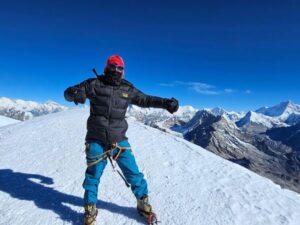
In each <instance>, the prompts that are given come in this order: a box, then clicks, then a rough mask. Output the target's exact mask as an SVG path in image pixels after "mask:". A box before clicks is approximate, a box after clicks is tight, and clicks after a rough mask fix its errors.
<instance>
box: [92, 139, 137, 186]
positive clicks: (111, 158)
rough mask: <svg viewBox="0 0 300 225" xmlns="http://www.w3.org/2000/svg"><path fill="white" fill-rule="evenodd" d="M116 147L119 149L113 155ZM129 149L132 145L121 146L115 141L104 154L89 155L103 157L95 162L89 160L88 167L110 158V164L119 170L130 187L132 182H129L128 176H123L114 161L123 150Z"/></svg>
mask: <svg viewBox="0 0 300 225" xmlns="http://www.w3.org/2000/svg"><path fill="white" fill-rule="evenodd" d="M87 148H89V144H87ZM115 149H117V154H116V155H115V156H113V152H114V150H115ZM128 149H131V147H120V146H119V145H118V144H117V143H113V144H112V148H111V149H109V150H106V151H105V152H103V153H102V154H99V155H96V156H92V157H89V158H90V159H94V158H98V157H101V158H99V159H97V160H96V161H95V162H90V163H89V162H87V166H88V167H90V166H94V165H96V164H98V163H99V162H101V161H102V160H104V159H107V158H108V159H109V161H110V164H111V166H112V168H113V171H114V172H118V174H119V175H120V176H121V178H122V179H123V181H124V182H125V184H126V186H127V187H130V184H129V183H128V181H127V180H126V178H125V177H124V176H123V174H122V173H121V172H120V171H119V170H117V169H116V165H117V162H116V163H115V164H114V163H113V160H114V161H117V159H118V158H119V156H120V155H121V153H122V152H123V151H126V150H128Z"/></svg>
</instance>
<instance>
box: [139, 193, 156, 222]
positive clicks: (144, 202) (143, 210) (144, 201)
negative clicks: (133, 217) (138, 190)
mask: <svg viewBox="0 0 300 225" xmlns="http://www.w3.org/2000/svg"><path fill="white" fill-rule="evenodd" d="M137 210H138V213H139V214H140V215H141V216H143V217H144V218H145V219H146V220H147V222H148V223H149V224H157V223H158V221H157V217H156V214H155V213H154V212H153V211H152V207H151V205H150V204H149V198H148V196H145V197H143V198H140V199H137Z"/></svg>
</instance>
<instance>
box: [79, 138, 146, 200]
mask: <svg viewBox="0 0 300 225" xmlns="http://www.w3.org/2000/svg"><path fill="white" fill-rule="evenodd" d="M117 144H118V146H120V147H130V144H129V143H128V141H127V140H123V141H120V142H118V143H117ZM103 152H104V149H103V146H102V145H100V144H98V143H96V142H89V147H88V148H87V149H86V156H87V162H88V163H90V162H94V161H96V160H97V159H99V157H97V156H98V155H100V154H102V153H103ZM116 153H117V149H115V150H114V152H113V154H114V155H115V154H116ZM107 160H108V159H105V160H102V161H101V162H99V163H97V164H96V165H94V166H90V167H88V168H87V169H86V172H85V179H84V182H83V185H82V186H83V188H84V189H85V192H84V202H85V203H94V204H96V203H97V199H98V198H97V195H98V187H99V183H100V178H101V176H102V174H103V171H104V169H105V166H106V164H107ZM117 164H118V166H119V167H120V169H121V170H122V173H123V175H124V176H125V178H126V180H127V182H128V183H129V184H130V185H131V190H132V192H133V194H134V195H135V197H136V198H142V197H144V196H146V195H148V187H147V182H146V180H145V179H144V175H143V173H141V172H140V171H139V169H138V166H137V164H136V161H135V158H134V155H133V154H132V151H131V149H127V150H125V151H123V152H122V153H121V155H120V156H119V157H118V159H117ZM116 176H119V175H118V174H117V173H116ZM120 179H121V177H120ZM121 182H122V181H121ZM118 185H119V184H118ZM124 187H125V184H124Z"/></svg>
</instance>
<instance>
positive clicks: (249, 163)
mask: <svg viewBox="0 0 300 225" xmlns="http://www.w3.org/2000/svg"><path fill="white" fill-rule="evenodd" d="M192 112H193V113H191V114H190V116H185V119H182V118H181V117H180V116H177V117H176V116H175V115H174V116H172V115H171V114H170V115H168V118H164V117H162V118H163V119H161V120H160V122H159V119H157V118H159V115H160V114H162V112H161V113H159V114H157V115H156V116H157V117H156V120H155V122H151V116H148V117H147V118H148V121H147V124H148V125H151V126H154V127H157V128H159V129H162V130H165V131H166V132H175V133H180V134H181V136H182V137H184V138H185V139H187V140H189V141H191V142H193V143H195V144H197V145H200V146H201V147H204V148H206V149H207V150H209V151H211V152H213V153H215V154H217V155H219V156H222V157H223V158H225V159H228V160H230V161H232V162H235V163H237V164H239V165H241V166H244V167H246V168H248V169H250V170H252V171H254V172H256V173H258V174H260V175H262V176H265V177H268V178H270V179H272V180H273V181H274V182H275V183H277V184H280V185H281V186H282V187H285V188H289V189H291V190H294V191H297V192H299V193H300V128H299V127H300V122H299V123H297V122H298V121H299V116H300V106H298V105H295V104H293V103H292V102H290V101H287V102H283V103H280V104H278V105H276V106H273V107H263V108H260V109H258V110H256V111H254V112H253V111H249V112H247V113H246V114H245V113H236V112H226V111H225V110H223V109H220V108H214V109H204V110H198V111H195V110H194V111H192ZM148 114H151V111H148ZM187 114H188V113H187ZM139 118H142V117H141V116H139ZM189 118H191V119H189ZM139 120H140V121H142V122H145V119H139ZM165 121H169V123H164V122H165ZM171 121H172V122H171Z"/></svg>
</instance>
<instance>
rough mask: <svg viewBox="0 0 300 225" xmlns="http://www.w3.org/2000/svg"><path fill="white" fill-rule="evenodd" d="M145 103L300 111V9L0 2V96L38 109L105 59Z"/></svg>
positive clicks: (245, 4)
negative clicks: (117, 58) (285, 106)
mask: <svg viewBox="0 0 300 225" xmlns="http://www.w3.org/2000/svg"><path fill="white" fill-rule="evenodd" d="M112 54H119V55H121V56H122V57H123V58H124V60H125V64H126V65H125V78H126V79H127V80H129V81H130V82H132V83H133V84H134V85H135V86H136V87H137V88H139V89H140V90H142V91H143V92H145V93H147V94H151V95H157V96H161V97H175V98H177V99H179V101H180V103H181V104H182V105H192V106H194V107H196V108H203V107H214V106H220V107H223V108H225V109H227V110H248V109H256V108H258V107H260V106H264V105H273V104H276V103H279V102H281V101H284V100H289V99H290V100H292V101H293V102H295V103H298V104H299V103H300V1H296V0H294V1H290V0H282V1H277V0H272V1H266V0H260V1H242V0H240V1H231V0H228V1H214V0H206V1H201V0H199V1H176V0H175V1H174V0H173V1H169V0H164V1H156V0H154V1H143V0H134V1H133V0H130V1H121V0H120V1H118V0H115V1H93V0H86V1H64V0H60V1H59V0H56V1H55V0H52V1H45V0H39V1H32V0H26V1H22V0H20V1H14V0H0V96H5V97H10V98H21V99H25V100H34V101H39V102H43V101H46V100H49V99H51V100H54V101H57V102H59V103H61V104H65V105H68V103H66V102H65V101H64V99H63V91H64V89H65V88H66V87H68V86H70V85H73V84H77V83H79V82H80V81H83V80H84V79H87V78H88V77H93V76H94V75H93V74H92V72H91V69H92V68H93V67H96V68H97V69H98V72H99V73H100V72H102V70H103V67H104V65H105V61H106V59H107V57H108V56H109V55H112Z"/></svg>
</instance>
